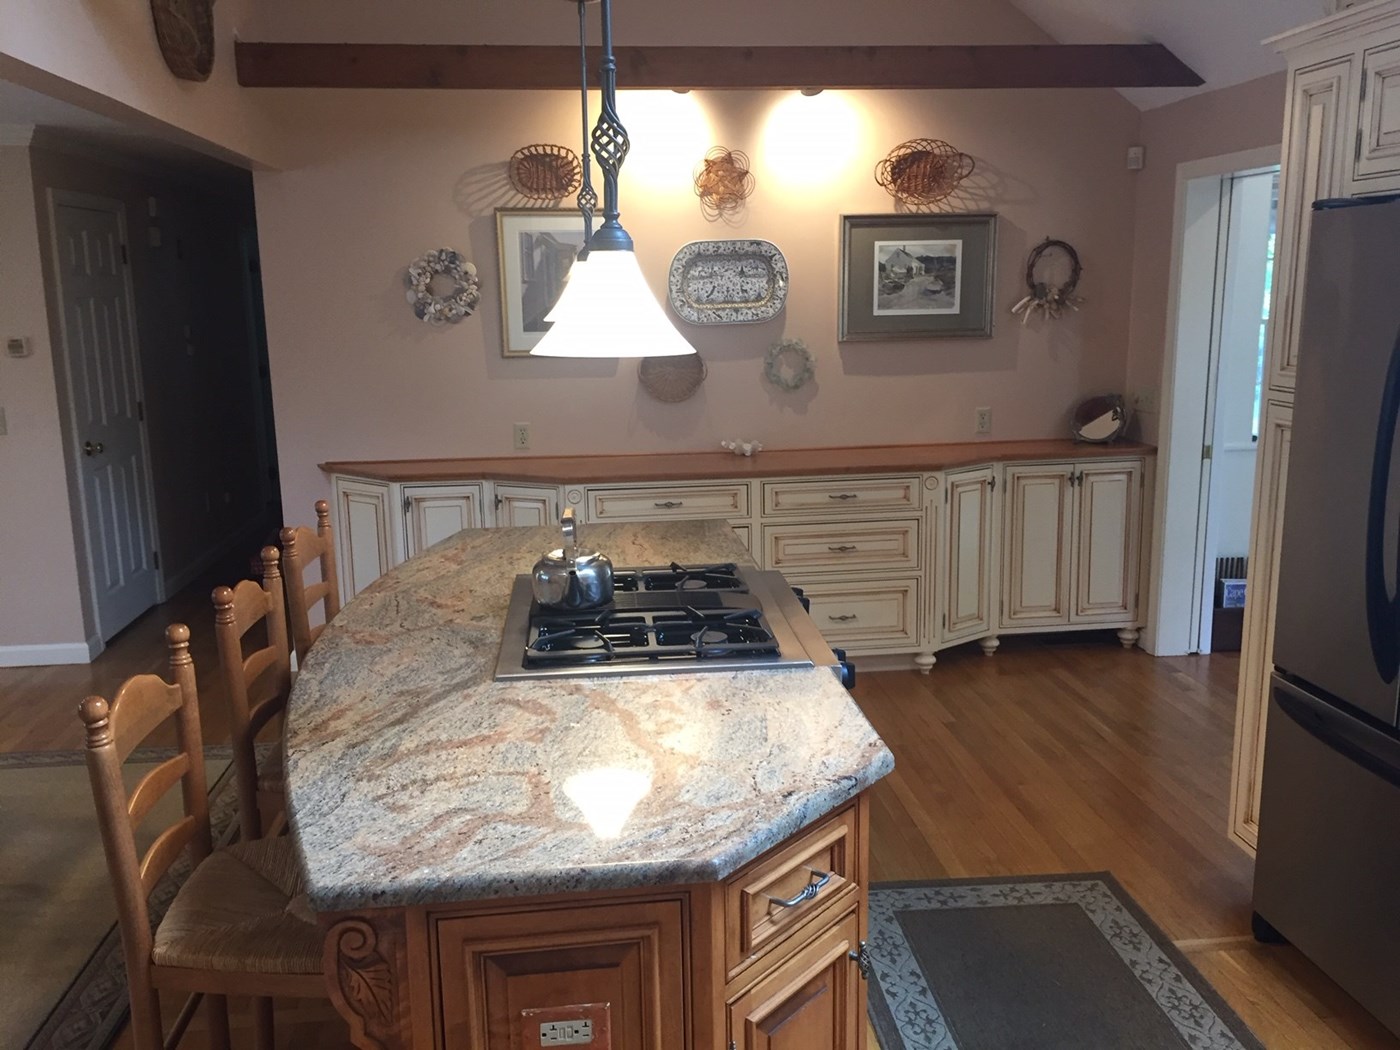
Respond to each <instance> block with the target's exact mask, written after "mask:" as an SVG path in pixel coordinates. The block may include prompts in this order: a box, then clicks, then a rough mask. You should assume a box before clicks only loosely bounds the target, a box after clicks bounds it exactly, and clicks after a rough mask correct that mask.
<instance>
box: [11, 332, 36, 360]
mask: <svg viewBox="0 0 1400 1050" xmlns="http://www.w3.org/2000/svg"><path fill="white" fill-rule="evenodd" d="M33 352H34V346H33V344H32V343H30V341H29V337H28V336H27V335H12V336H10V337H9V338H8V339H6V340H5V353H7V354H8V355H9V356H11V357H28V356H29V355H30V354H32V353H33Z"/></svg>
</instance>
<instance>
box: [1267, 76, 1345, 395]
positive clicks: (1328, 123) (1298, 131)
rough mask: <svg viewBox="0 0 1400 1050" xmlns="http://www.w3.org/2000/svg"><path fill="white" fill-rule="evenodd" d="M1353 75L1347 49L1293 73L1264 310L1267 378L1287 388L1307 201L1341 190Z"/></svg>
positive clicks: (1294, 357)
mask: <svg viewBox="0 0 1400 1050" xmlns="http://www.w3.org/2000/svg"><path fill="white" fill-rule="evenodd" d="M1353 77H1354V70H1353V60H1352V58H1351V57H1350V56H1348V57H1347V58H1344V59H1340V60H1338V61H1335V62H1327V63H1323V64H1321V65H1316V66H1310V67H1307V68H1304V69H1300V70H1299V71H1298V72H1297V73H1295V74H1294V75H1293V80H1292V97H1291V98H1290V100H1289V107H1288V123H1287V126H1286V128H1285V134H1286V142H1285V145H1284V150H1285V155H1284V162H1283V171H1284V175H1283V182H1282V183H1281V185H1280V186H1279V210H1278V240H1277V251H1276V254H1275V264H1274V265H1275V270H1274V287H1275V289H1276V292H1275V295H1274V304H1273V306H1272V308H1271V310H1270V315H1269V316H1270V317H1271V318H1273V319H1274V320H1273V321H1272V322H1271V323H1270V325H1269V349H1268V379H1269V386H1270V388H1272V389H1274V390H1292V389H1293V384H1294V380H1295V378H1296V376H1297V371H1298V320H1299V317H1300V316H1301V314H1302V310H1303V295H1302V292H1303V289H1302V287H1301V284H1302V279H1303V267H1304V266H1305V264H1306V262H1307V257H1308V233H1309V230H1310V229H1311V227H1312V210H1311V209H1312V203H1313V201H1315V200H1318V199H1319V198H1322V197H1335V196H1339V195H1340V194H1341V193H1342V169H1343V161H1344V160H1345V159H1346V157H1347V151H1348V150H1349V149H1350V148H1351V144H1350V141H1349V139H1350V136H1348V134H1347V128H1346V121H1345V120H1343V116H1344V115H1345V113H1346V109H1347V107H1346V100H1347V98H1348V97H1349V92H1350V90H1351V84H1352V81H1353Z"/></svg>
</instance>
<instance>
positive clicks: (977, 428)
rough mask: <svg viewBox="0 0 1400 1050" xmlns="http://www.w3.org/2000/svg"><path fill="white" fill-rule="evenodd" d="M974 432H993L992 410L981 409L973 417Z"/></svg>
mask: <svg viewBox="0 0 1400 1050" xmlns="http://www.w3.org/2000/svg"><path fill="white" fill-rule="evenodd" d="M973 424H974V426H973V431H974V432H975V433H978V434H990V433H991V432H992V410H991V409H990V408H979V409H977V410H976V415H974V416H973Z"/></svg>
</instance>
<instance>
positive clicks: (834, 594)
mask: <svg viewBox="0 0 1400 1050" xmlns="http://www.w3.org/2000/svg"><path fill="white" fill-rule="evenodd" d="M792 583H793V586H795V587H801V588H802V590H803V592H804V593H805V594H806V595H807V598H808V599H809V600H810V601H811V603H812V622H813V623H815V624H816V625H817V630H819V631H821V633H822V636H823V637H824V638H826V640H827V641H828V642H831V643H832V644H834V645H850V646H856V647H862V648H863V647H871V646H884V645H893V646H903V647H904V648H908V647H910V646H914V645H917V644H918V641H919V612H918V610H919V581H918V580H917V579H899V580H824V581H823V580H813V581H810V582H809V581H807V580H803V579H801V578H798V579H794V580H793V581H792Z"/></svg>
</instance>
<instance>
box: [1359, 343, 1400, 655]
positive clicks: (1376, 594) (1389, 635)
mask: <svg viewBox="0 0 1400 1050" xmlns="http://www.w3.org/2000/svg"><path fill="white" fill-rule="evenodd" d="M1397 424H1400V333H1397V334H1396V337H1395V347H1394V348H1393V349H1392V350H1391V352H1390V365H1389V367H1388V368H1387V369H1386V373H1385V389H1384V391H1383V393H1382V395H1381V411H1380V419H1379V420H1378V421H1377V426H1376V447H1375V451H1374V453H1373V454H1372V457H1371V492H1370V499H1369V500H1368V502H1367V507H1366V626H1367V630H1368V633H1369V634H1370V637H1371V657H1372V659H1374V660H1375V663H1376V670H1377V671H1379V672H1380V676H1381V679H1382V680H1383V681H1386V682H1393V681H1395V676H1396V673H1397V671H1400V596H1397V595H1395V594H1392V593H1391V589H1390V583H1389V581H1388V580H1387V579H1386V573H1385V555H1386V550H1385V526H1386V509H1387V502H1388V499H1387V497H1388V495H1389V492H1390V467H1391V450H1392V449H1393V448H1394V445H1395V431H1396V426H1397ZM1396 557H1397V565H1398V566H1400V551H1397V552H1396Z"/></svg>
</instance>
